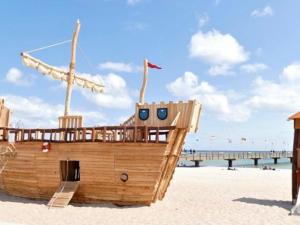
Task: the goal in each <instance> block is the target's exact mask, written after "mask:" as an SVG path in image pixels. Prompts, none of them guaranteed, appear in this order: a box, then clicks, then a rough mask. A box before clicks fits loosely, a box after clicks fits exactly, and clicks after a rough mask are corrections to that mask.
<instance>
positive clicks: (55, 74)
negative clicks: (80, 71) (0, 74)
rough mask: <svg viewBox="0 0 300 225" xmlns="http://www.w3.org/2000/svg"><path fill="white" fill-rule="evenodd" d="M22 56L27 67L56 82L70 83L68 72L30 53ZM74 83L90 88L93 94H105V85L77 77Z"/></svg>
mask: <svg viewBox="0 0 300 225" xmlns="http://www.w3.org/2000/svg"><path fill="white" fill-rule="evenodd" d="M21 56H22V60H23V63H24V64H25V65H26V66H28V67H31V68H34V69H36V70H37V71H38V72H40V73H42V74H45V75H50V76H51V77H52V78H53V79H55V80H62V81H66V82H67V81H68V76H69V73H68V72H66V71H64V70H62V69H59V68H57V67H54V66H50V65H48V64H46V63H44V62H42V61H41V60H39V59H36V58H34V57H32V56H31V55H29V54H28V53H22V54H21ZM73 83H76V84H77V85H78V86H81V87H84V88H88V89H90V90H92V91H93V92H100V93H102V92H103V87H104V86H103V85H101V84H97V83H95V82H93V81H90V80H87V79H85V78H83V77H80V76H77V75H75V76H74V81H73Z"/></svg>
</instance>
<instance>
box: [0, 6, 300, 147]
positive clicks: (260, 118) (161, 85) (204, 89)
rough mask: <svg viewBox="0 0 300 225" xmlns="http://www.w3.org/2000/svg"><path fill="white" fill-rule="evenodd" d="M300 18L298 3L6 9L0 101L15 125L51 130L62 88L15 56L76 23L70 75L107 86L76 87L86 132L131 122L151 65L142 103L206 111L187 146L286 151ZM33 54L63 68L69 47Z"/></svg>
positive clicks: (62, 35)
mask: <svg viewBox="0 0 300 225" xmlns="http://www.w3.org/2000/svg"><path fill="white" fill-rule="evenodd" d="M299 8H300V2H299V1H296V0H286V1H275V0H274V1H271V0H269V1H264V0H252V1H237V0H210V1H209V0H203V1H196V0H189V1H179V0H178V1H177V0H163V1H154V0H103V1H100V0H99V1H83V0H77V1H72V2H71V1H58V0H57V1H47V2H43V3H41V2H40V1H30V0H29V1H26V2H24V1H3V2H1V3H0V13H1V21H0V26H1V35H0V49H1V51H0V57H1V67H0V73H1V75H2V77H1V79H0V87H1V89H0V96H3V97H5V98H6V102H7V104H8V105H9V106H10V107H11V108H12V109H13V111H14V113H13V121H12V122H13V125H16V124H17V125H18V126H25V127H49V126H55V125H56V122H57V120H56V118H57V116H59V115H62V114H63V103H64V96H65V88H64V86H63V85H62V84H61V83H60V82H58V81H53V80H50V79H49V78H47V77H44V76H41V75H40V74H39V73H37V72H35V71H34V70H32V69H30V68H26V67H25V66H24V65H22V63H21V60H20V56H19V54H20V52H22V51H25V50H30V49H35V48H38V47H42V46H46V45H49V44H53V43H56V42H60V41H64V40H68V39H70V38H71V36H72V32H73V29H74V25H75V22H76V20H77V19H80V21H81V31H80V35H79V46H80V49H81V51H78V59H77V61H78V63H77V68H76V69H77V71H78V73H81V74H83V75H86V76H93V77H92V78H93V79H95V80H99V81H102V82H103V83H104V84H105V85H106V93H105V94H104V95H94V94H91V93H88V92H86V91H82V90H81V89H80V88H75V90H74V92H73V97H72V106H71V111H72V112H73V113H82V114H84V116H85V121H86V122H85V124H86V125H92V124H118V123H120V122H121V121H122V120H125V118H126V117H128V116H130V115H132V114H133V113H134V103H135V102H136V101H137V100H138V92H139V88H140V85H141V81H142V72H141V66H142V63H143V59H144V58H148V59H149V60H150V61H151V62H153V63H156V64H158V65H159V66H161V67H163V70H159V71H157V70H151V71H150V75H149V85H148V88H147V92H146V101H148V102H153V101H157V102H158V101H168V100H173V101H177V100H187V99H194V98H195V99H198V100H199V101H201V102H202V103H203V114H202V117H201V121H200V129H199V132H198V133H197V134H192V135H189V137H188V139H187V141H186V147H188V148H189V147H192V148H197V149H224V150H229V149H231V150H235V149H236V150H270V149H271V148H274V149H276V150H282V149H290V148H291V146H292V139H293V137H292V135H293V129H292V123H291V122H287V121H286V118H287V117H288V115H290V114H291V113H293V112H295V111H298V110H299V109H300V101H299V99H300V87H297V82H298V81H300V45H299V40H300V29H297V28H299V27H300V14H299V13H298V9H299ZM32 55H33V56H35V57H37V58H39V59H42V60H43V61H45V62H47V63H49V64H51V65H56V66H58V67H62V68H64V67H66V66H68V63H69V57H70V45H69V44H65V45H61V46H57V47H53V48H49V49H46V50H43V51H39V52H36V53H33V54H32ZM241 137H245V138H247V141H246V142H241ZM229 140H231V141H229ZM229 142H232V143H229Z"/></svg>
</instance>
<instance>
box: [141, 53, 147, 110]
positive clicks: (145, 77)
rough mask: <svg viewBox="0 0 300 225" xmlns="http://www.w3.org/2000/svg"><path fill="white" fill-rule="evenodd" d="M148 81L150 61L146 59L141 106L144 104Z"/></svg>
mask: <svg viewBox="0 0 300 225" xmlns="http://www.w3.org/2000/svg"><path fill="white" fill-rule="evenodd" d="M147 80H148V60H147V59H144V80H143V84H142V87H141V90H140V104H144V100H145V91H146V87H147Z"/></svg>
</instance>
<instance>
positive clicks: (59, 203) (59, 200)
mask: <svg viewBox="0 0 300 225" xmlns="http://www.w3.org/2000/svg"><path fill="white" fill-rule="evenodd" d="M78 186H79V181H63V182H61V184H60V186H59V188H58V189H57V191H56V192H55V193H54V195H53V196H52V198H51V199H50V201H49V202H48V204H47V205H48V206H49V207H65V206H67V205H68V204H69V202H70V201H71V199H72V198H73V195H74V194H75V192H76V191H77V188H78Z"/></svg>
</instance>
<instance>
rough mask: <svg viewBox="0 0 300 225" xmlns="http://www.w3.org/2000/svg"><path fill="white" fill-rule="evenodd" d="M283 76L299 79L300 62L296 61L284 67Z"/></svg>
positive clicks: (288, 79)
mask: <svg viewBox="0 0 300 225" xmlns="http://www.w3.org/2000/svg"><path fill="white" fill-rule="evenodd" d="M282 76H283V78H284V79H286V80H287V81H291V82H294V81H299V80H300V62H295V63H292V64H290V65H288V66H287V67H285V68H284V69H283V72H282Z"/></svg>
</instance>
